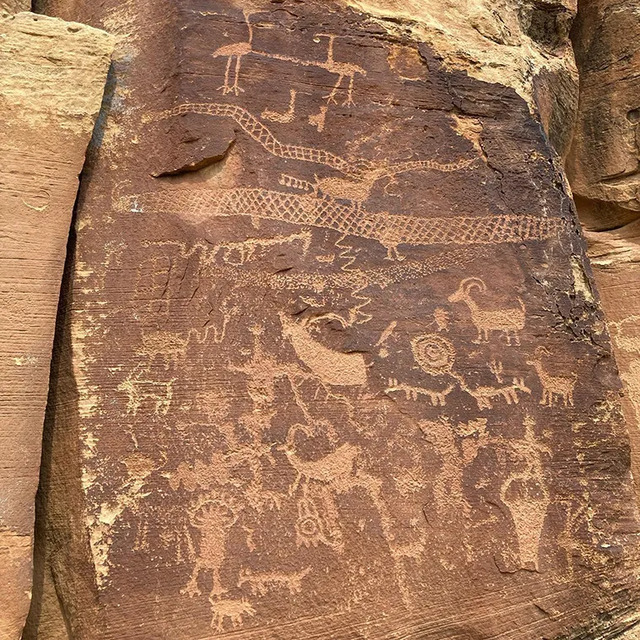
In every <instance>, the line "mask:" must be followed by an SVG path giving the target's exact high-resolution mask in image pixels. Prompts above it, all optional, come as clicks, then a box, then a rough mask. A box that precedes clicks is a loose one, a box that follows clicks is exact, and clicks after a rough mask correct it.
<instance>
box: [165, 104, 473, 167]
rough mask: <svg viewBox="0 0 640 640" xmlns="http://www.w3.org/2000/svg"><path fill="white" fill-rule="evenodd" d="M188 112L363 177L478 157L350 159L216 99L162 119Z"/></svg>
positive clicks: (276, 150)
mask: <svg viewBox="0 0 640 640" xmlns="http://www.w3.org/2000/svg"><path fill="white" fill-rule="evenodd" d="M186 113H197V114H201V115H208V116H220V117H223V118H231V119H232V120H233V121H234V122H235V123H236V124H238V125H239V126H240V127H241V128H242V130H243V131H244V132H245V133H247V134H248V135H249V136H251V138H253V139H254V140H255V141H256V142H258V143H259V144H260V145H262V147H264V148H265V149H266V150H267V151H268V152H269V153H271V154H272V155H274V156H278V157H279V158H286V159H288V160H301V161H303V162H314V163H316V164H323V165H325V166H327V167H331V168H332V169H335V170H336V171H340V172H341V173H344V174H347V175H351V176H354V177H358V178H360V179H365V178H368V179H371V177H372V176H373V177H374V178H377V176H382V175H395V174H397V173H405V172H407V171H421V170H425V169H434V170H436V171H444V172H451V171H458V170H460V169H464V168H465V167H468V166H469V165H470V164H472V163H473V162H475V161H476V160H477V158H471V159H464V160H458V161H457V162H449V163H442V162H437V161H435V160H412V161H408V162H390V161H388V160H385V161H382V162H372V161H370V160H364V159H357V160H347V159H346V158H342V157H341V156H338V155H336V154H335V153H331V152H330V151H325V150H324V149H315V148H313V147H304V146H301V145H295V144H285V143H283V142H280V140H278V139H277V138H276V137H275V136H274V135H273V133H271V131H270V130H269V129H268V128H267V127H266V126H265V125H264V124H262V122H260V121H259V120H258V119H257V118H256V117H255V116H253V115H251V113H249V112H248V111H247V110H246V109H243V108H242V107H240V106H238V105H235V104H222V103H217V102H210V103H193V104H181V105H179V106H177V107H175V108H174V109H170V110H168V111H165V112H163V113H162V115H161V118H170V117H173V116H180V115H184V114H186Z"/></svg>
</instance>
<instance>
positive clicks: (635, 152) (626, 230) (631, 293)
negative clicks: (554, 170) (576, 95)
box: [567, 0, 640, 479]
mask: <svg viewBox="0 0 640 640" xmlns="http://www.w3.org/2000/svg"><path fill="white" fill-rule="evenodd" d="M572 37H573V40H574V45H575V51H576V61H577V64H578V67H579V70H580V87H581V90H580V109H579V112H578V117H577V122H576V129H575V134H574V140H573V144H572V149H571V153H570V155H569V157H568V159H567V171H568V176H569V179H570V181H571V188H572V189H573V192H574V194H575V198H576V203H577V207H578V213H579V214H580V218H581V220H582V222H583V224H584V225H585V227H586V229H587V233H586V235H587V240H588V242H589V255H590V258H591V263H592V265H593V269H594V275H595V278H596V282H597V284H598V289H599V291H600V295H601V297H602V305H603V308H604V311H605V314H606V317H607V322H608V325H609V330H610V333H611V338H612V342H613V346H614V349H615V352H616V359H617V362H618V366H619V369H620V375H621V377H622V380H623V382H624V385H625V397H624V399H623V406H624V409H625V418H626V420H627V424H628V426H629V429H630V432H631V435H632V443H633V470H634V476H635V477H636V479H640V386H639V385H640V368H639V363H640V295H639V293H640V266H639V265H640V249H639V245H638V240H639V238H640V195H639V194H640V146H639V142H638V141H639V140H640V130H639V129H638V127H639V126H640V124H639V123H640V14H638V10H637V6H636V3H635V2H629V1H627V0H615V1H614V0H597V1H594V2H589V3H585V5H584V7H582V8H581V11H580V15H579V17H578V20H577V22H576V25H575V28H574V32H573V36H572Z"/></svg>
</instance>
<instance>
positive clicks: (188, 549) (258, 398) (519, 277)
mask: <svg viewBox="0 0 640 640" xmlns="http://www.w3.org/2000/svg"><path fill="white" fill-rule="evenodd" d="M431 4H432V5H433V8H434V11H433V12H431V13H430V14H429V15H431V16H433V15H436V14H437V12H436V11H435V9H437V8H439V7H441V8H442V11H441V19H442V20H449V19H451V20H452V22H451V23H450V25H449V27H448V29H449V30H450V31H453V29H454V26H455V20H454V18H450V15H452V14H448V13H447V12H446V11H444V9H445V8H447V6H446V5H445V4H444V3H436V2H433V3H429V5H431ZM518 4H519V5H521V6H522V7H523V10H524V9H527V8H528V9H529V10H530V13H529V14H528V15H529V18H530V19H528V22H526V23H527V24H529V30H530V34H544V33H550V31H549V30H546V28H545V26H544V25H545V24H546V22H545V21H546V20H547V19H549V20H551V18H548V17H547V16H549V15H551V16H554V15H555V14H554V11H555V10H556V9H557V11H556V14H557V16H556V17H557V18H558V24H563V22H562V20H560V19H559V18H560V17H561V16H562V15H563V14H564V12H565V11H569V12H570V8H566V7H564V6H563V5H559V4H557V5H556V4H553V3H545V2H538V3H531V4H528V3H527V4H525V5H523V4H522V3H518ZM515 5H516V3H513V4H509V5H506V4H505V5H504V7H506V8H504V7H503V9H504V10H502V9H501V10H500V13H499V15H501V16H502V15H505V16H507V15H511V14H509V13H508V11H507V9H509V11H515V10H513V9H512V7H513V6H515ZM394 6H395V7H396V9H397V5H394ZM458 6H460V5H458ZM470 6H471V5H470V4H469V5H468V7H470ZM478 6H479V5H478ZM483 7H484V10H485V12H489V13H490V11H489V9H487V7H488V5H486V6H485V5H483ZM554 7H555V9H554ZM383 8H384V7H383ZM392 8H393V7H392ZM448 8H449V9H450V10H451V11H453V8H454V6H453V4H451V5H450V6H449V7H448ZM543 8H544V9H546V11H543V10H542V9H543ZM242 9H244V11H243V10H242ZM358 9H359V10H358ZM48 10H50V11H55V12H58V13H59V14H60V15H62V16H63V17H67V18H69V17H72V18H75V19H81V20H83V21H87V22H89V23H91V24H94V25H96V26H103V27H106V28H108V29H111V30H113V31H114V32H115V33H117V34H118V35H119V36H120V37H121V41H120V45H119V50H118V53H117V55H116V64H115V69H114V74H113V77H112V82H111V84H110V87H109V93H108V97H109V100H108V109H107V115H106V118H105V120H104V122H103V123H101V129H100V136H99V138H98V142H99V144H96V146H95V147H94V148H93V150H92V153H91V156H90V159H89V162H88V166H87V168H86V171H85V179H84V180H83V190H82V197H81V203H80V206H79V209H78V218H77V225H76V241H75V253H74V256H73V259H72V260H71V261H70V268H69V271H68V277H67V279H66V282H65V286H64V303H63V309H64V314H63V315H62V316H61V318H60V323H59V329H60V333H59V336H58V341H57V347H58V348H57V350H56V358H55V363H54V375H53V380H52V391H51V405H50V408H51V410H50V412H49V423H48V436H49V439H48V442H47V451H46V455H45V460H46V465H45V469H44V474H43V485H42V486H43V493H42V503H41V508H42V513H43V519H42V524H43V533H42V536H41V538H40V542H41V548H40V557H41V558H44V560H45V562H44V565H43V570H42V572H41V574H40V577H41V584H39V585H38V588H39V590H40V591H41V593H42V594H43V595H42V596H41V599H40V598H39V600H38V601H39V602H43V603H47V606H46V607H44V606H43V607H42V608H41V609H38V608H37V607H36V608H34V609H33V610H32V614H33V615H32V617H31V625H30V627H29V632H28V634H27V635H26V637H27V638H36V637H39V638H42V637H45V636H44V633H45V632H43V631H42V630H43V629H44V628H45V625H46V626H47V629H49V630H51V629H53V628H55V622H54V617H49V616H51V613H50V612H51V611H53V612H54V614H55V615H57V616H58V620H59V625H60V624H62V622H60V621H61V620H64V624H65V625H66V628H67V629H68V630H69V632H70V637H72V638H74V639H75V638H79V639H82V640H85V639H93V638H95V639H98V638H99V639H100V640H111V639H116V638H118V639H120V638H123V637H126V638H132V639H140V640H142V639H147V638H154V639H155V638H167V639H173V638H213V637H236V638H238V637H242V638H243V639H251V638H254V639H265V640H266V639H269V640H293V639H296V640H297V639H299V638H300V639H302V638H316V639H319V640H321V639H327V640H328V639H329V638H332V639H336V640H356V639H358V640H365V639H366V640H382V639H385V640H387V639H391V638H397V639H398V640H399V639H400V638H429V639H432V638H434V639H441V638H442V639H444V638H449V639H454V638H457V639H461V638H465V639H468V638H474V639H480V638H482V639H498V638H509V639H510V640H525V639H526V640H540V639H541V638H546V639H557V640H559V639H561V638H565V639H569V638H572V639H578V638H581V639H585V640H586V639H587V638H599V639H606V638H614V637H619V635H620V633H621V632H622V631H624V630H625V629H627V628H629V627H631V626H632V625H634V624H635V623H636V622H637V620H638V613H637V608H636V603H637V601H638V592H637V585H636V575H635V567H637V562H638V553H637V552H638V549H637V544H638V543H637V531H638V521H637V517H636V512H635V507H634V494H633V487H632V483H631V479H630V475H629V444H628V437H627V433H626V429H625V426H624V423H623V420H622V415H621V410H620V405H619V391H620V381H619V379H618V377H617V375H616V369H615V364H614V361H613V358H612V355H611V347H610V343H609V340H608V337H607V334H606V331H605V326H604V322H603V319H602V315H601V313H600V310H599V306H598V300H597V295H596V294H595V292H594V291H593V289H592V284H591V276H590V270H589V268H588V265H587V264H586V261H585V255H584V250H585V247H584V243H583V240H582V237H581V234H580V231H579V228H578V225H577V221H576V218H575V212H574V210H573V205H572V202H571V200H570V198H569V197H568V195H567V193H566V191H565V187H564V182H563V176H562V175H561V174H560V173H559V171H558V169H557V167H556V164H555V156H554V152H553V151H552V148H551V146H550V145H549V142H548V139H547V136H546V135H545V133H544V130H543V128H542V127H541V126H540V123H539V121H538V120H537V119H536V117H534V115H532V109H534V108H535V105H536V101H535V100H534V99H533V97H532V96H533V94H534V89H532V88H531V86H532V85H533V86H534V87H535V84H536V78H537V76H535V78H534V77H529V85H528V86H527V85H526V83H525V82H524V80H523V79H522V74H521V69H522V68H524V62H523V60H524V58H525V55H524V54H522V60H521V59H520V58H519V57H518V55H517V54H516V53H515V52H514V50H513V49H510V47H517V44H513V45H502V46H501V47H500V46H499V45H496V50H495V51H496V54H495V55H496V56H497V51H501V52H503V54H504V55H505V56H506V55H507V54H506V53H504V52H506V51H510V52H511V53H512V54H513V55H514V56H515V58H514V59H515V60H517V64H516V62H511V63H509V62H504V66H503V68H502V70H501V71H502V72H501V73H499V72H496V73H495V74H494V75H493V76H491V75H487V74H489V63H488V61H489V60H490V59H491V58H492V56H493V54H492V55H489V56H488V57H487V59H486V60H487V62H486V63H481V62H479V63H478V65H477V67H476V65H474V64H472V63H469V65H468V67H465V65H464V63H463V62H462V61H461V58H460V60H459V61H458V62H456V60H455V59H454V58H455V56H454V53H455V52H452V50H451V43H450V40H451V37H444V36H442V37H441V35H440V34H439V32H438V28H436V27H434V26H433V25H432V24H431V23H429V22H428V20H427V18H426V15H425V11H424V10H423V12H422V13H420V12H419V10H418V7H417V5H416V6H415V7H412V10H413V12H412V13H411V14H410V15H411V16H412V20H413V21H410V20H409V18H408V17H403V16H398V15H395V16H393V20H391V19H390V18H391V17H392V16H385V15H381V11H382V9H380V8H379V7H377V8H376V7H372V6H371V5H367V6H365V5H358V7H356V8H354V7H347V6H345V5H342V4H338V3H332V4H328V3H326V2H313V1H311V2H306V3H304V4H301V3H298V2H292V1H289V0H285V1H284V2H277V3H270V2H266V1H259V0H256V1H255V2H253V3H251V5H248V4H245V5H244V6H243V7H242V8H240V7H238V6H236V5H234V4H231V3H228V2H223V1H221V0H217V1H212V0H207V1H206V2H205V1H203V0H185V1H184V2H181V3H179V4H177V3H173V2H158V1H157V0H155V1H154V2H142V3H141V2H136V3H133V2H124V3H123V2H116V0H106V1H105V2H102V3H100V5H99V6H96V5H95V3H91V4H90V3H88V2H86V3H83V2H79V1H74V2H55V3H51V4H50V5H49V6H48ZM362 11H366V13H362ZM513 15H517V16H521V15H524V14H521V13H513ZM554 19H555V18H554ZM465 20H466V18H465ZM551 22H552V24H556V22H553V20H552V21H551ZM464 24H465V25H466V22H465V23H464ZM479 24H480V22H479ZM514 24H515V23H514ZM518 24H521V23H518ZM459 26H460V30H461V33H462V34H463V35H464V34H470V35H469V37H471V36H472V35H473V33H472V32H473V31H476V32H478V29H471V30H468V29H467V28H466V27H464V28H463V24H462V23H461V24H460V25H459ZM567 28H568V25H567ZM483 29H485V30H487V29H488V28H487V27H483ZM514 29H515V27H514ZM565 31H566V28H565ZM559 33H560V34H562V31H560V32H559ZM512 35H513V34H512ZM465 37H466V35H465ZM473 37H474V38H475V37H476V36H475V35H473ZM483 37H484V38H485V39H489V40H490V39H491V38H488V37H487V36H486V35H485V36H483ZM514 37H516V38H518V41H521V42H524V43H527V46H531V47H533V46H534V45H532V44H530V43H529V40H531V37H530V36H526V38H528V40H527V39H526V38H525V36H523V35H522V34H520V33H519V32H518V33H517V34H516V35H515V36H514ZM445 41H447V42H449V44H448V45H447V44H443V43H444V42H445ZM468 42H469V40H465V39H464V38H462V39H461V47H462V46H467V43H468ZM478 42H483V41H482V40H481V39H479V40H478ZM427 43H428V44H427ZM553 45H557V47H558V48H560V47H566V42H565V40H563V39H562V37H559V40H558V42H556V41H553V42H552V43H550V44H549V45H547V46H548V47H549V49H551V48H552V46H553ZM485 46H490V45H487V44H486V43H485ZM536 46H537V45H536ZM446 47H449V48H448V49H447V48H446ZM525 52H526V55H528V52H529V51H528V49H526V48H525ZM482 55H484V54H482V51H481V46H480V44H478V48H477V51H476V58H478V57H480V56H482ZM546 55H548V56H551V55H552V54H551V53H548V52H547V53H546ZM505 60H506V58H505ZM521 64H522V66H520V65H521ZM483 67H485V71H482V68H483ZM471 68H473V73H472V74H469V73H467V71H469V70H471ZM482 74H485V75H482ZM534 75H535V74H534ZM500 80H502V83H500V82H499V81H500ZM548 104H549V105H550V106H549V111H548V112H549V113H553V112H554V109H556V107H555V106H554V105H553V104H551V103H548ZM566 111H567V112H568V111H570V110H569V109H567V110H566ZM549 121H550V120H548V122H549ZM561 138H562V136H560V139H561ZM559 146H560V147H562V145H561V144H560V145H559ZM54 591H55V593H54ZM56 599H58V600H59V603H60V608H56V606H55V600H56ZM60 612H62V613H60ZM59 628H60V627H59ZM49 632H51V633H57V632H54V631H47V633H49ZM55 637H58V636H55Z"/></svg>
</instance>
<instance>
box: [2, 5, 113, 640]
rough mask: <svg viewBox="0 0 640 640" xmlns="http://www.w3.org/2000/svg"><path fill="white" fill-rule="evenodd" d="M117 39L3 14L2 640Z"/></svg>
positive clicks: (27, 585) (15, 632)
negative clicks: (82, 193)
mask: <svg viewBox="0 0 640 640" xmlns="http://www.w3.org/2000/svg"><path fill="white" fill-rule="evenodd" d="M112 48H113V40H112V39H111V38H110V37H109V36H107V34H105V33H103V32H101V31H98V30H96V29H93V28H90V27H85V26H82V25H79V24H74V23H66V22H63V21H62V20H57V19H54V18H47V17H44V16H36V15H34V14H29V13H20V14H17V15H15V16H12V17H9V16H5V17H3V18H0V159H1V164H0V637H1V638H3V640H5V639H6V640H13V639H17V638H19V637H20V635H21V632H22V626H23V624H24V621H25V618H26V615H27V612H28V610H29V601H30V592H31V577H32V560H31V557H32V538H33V526H34V504H35V502H34V501H35V493H36V488H37V486H38V474H39V466H40V448H41V441H42V424H43V420H44V412H45V404H46V401H47V393H48V383H49V367H50V363H51V348H52V343H53V335H54V328H55V322H56V311H57V305H58V296H59V292H60V283H61V279H62V271H63V265H64V261H65V254H66V245H67V237H68V234H69V225H70V221H71V214H72V210H73V204H74V200H75V197H76V191H77V188H78V175H79V173H80V171H81V169H82V165H83V163H84V155H85V150H86V148H87V144H88V143H89V139H90V138H91V132H92V130H93V125H94V122H95V119H96V116H97V114H98V110H99V108H100V103H101V99H102V93H103V89H104V83H105V79H106V75H107V70H108V67H109V59H110V54H111V51H112Z"/></svg>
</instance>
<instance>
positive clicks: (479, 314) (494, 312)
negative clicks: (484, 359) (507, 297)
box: [449, 278, 526, 344]
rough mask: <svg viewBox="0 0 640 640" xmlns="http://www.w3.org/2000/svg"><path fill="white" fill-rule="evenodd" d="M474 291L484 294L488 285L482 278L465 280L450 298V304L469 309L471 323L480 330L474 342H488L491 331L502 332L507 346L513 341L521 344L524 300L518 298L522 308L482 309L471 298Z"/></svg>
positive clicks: (524, 311) (524, 310)
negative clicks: (464, 306)
mask: <svg viewBox="0 0 640 640" xmlns="http://www.w3.org/2000/svg"><path fill="white" fill-rule="evenodd" d="M473 289H478V291H480V292H482V293H484V292H485V291H486V290H487V285H486V284H485V283H484V280H481V279H480V278H465V279H464V280H463V281H462V282H461V283H460V286H459V287H458V289H457V291H455V292H454V293H452V294H451V295H450V296H449V302H464V303H465V304H466V305H467V307H469V311H470V312H471V321H472V322H473V324H474V325H475V327H476V329H477V330H478V337H477V339H476V340H474V342H475V343H480V342H488V341H489V333H490V332H491V331H502V335H503V336H504V337H505V338H506V340H507V344H511V340H512V339H513V341H514V342H515V344H520V331H522V329H523V328H524V323H525V313H526V309H525V306H524V303H523V302H522V300H520V298H518V302H519V303H520V308H517V307H511V308H507V309H481V308H480V307H479V306H478V303H477V302H476V301H475V300H474V299H473V298H472V297H471V291H473Z"/></svg>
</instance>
